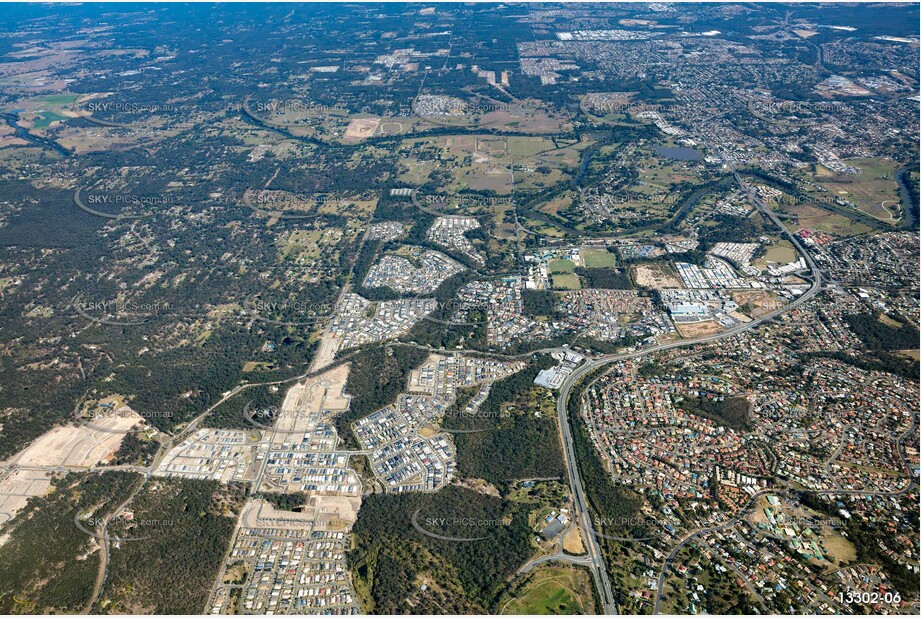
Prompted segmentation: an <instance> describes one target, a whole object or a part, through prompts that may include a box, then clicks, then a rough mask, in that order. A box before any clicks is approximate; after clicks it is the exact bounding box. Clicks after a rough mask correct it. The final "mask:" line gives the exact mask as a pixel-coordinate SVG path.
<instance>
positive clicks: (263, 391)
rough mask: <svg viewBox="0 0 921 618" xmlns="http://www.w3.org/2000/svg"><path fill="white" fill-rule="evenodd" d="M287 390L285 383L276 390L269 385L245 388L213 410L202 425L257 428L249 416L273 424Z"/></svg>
mask: <svg viewBox="0 0 921 618" xmlns="http://www.w3.org/2000/svg"><path fill="white" fill-rule="evenodd" d="M286 392H287V388H286V387H285V386H284V385H282V386H280V387H277V388H276V389H275V390H274V391H273V390H272V389H271V387H269V386H254V387H252V388H247V389H244V390H242V391H240V392H239V393H237V394H236V395H235V396H233V397H231V398H230V399H228V400H227V401H225V402H224V403H222V404H221V405H219V406H218V407H216V408H215V409H214V410H212V411H211V413H210V414H208V416H206V417H205V418H204V419H203V421H202V425H203V426H205V427H214V428H216V429H256V426H255V425H253V423H251V422H250V421H249V418H252V419H253V420H254V421H256V422H257V423H260V424H262V425H272V424H273V423H274V422H275V416H276V415H277V413H278V412H279V411H280V410H281V404H282V402H283V401H284V398H285V393H286Z"/></svg>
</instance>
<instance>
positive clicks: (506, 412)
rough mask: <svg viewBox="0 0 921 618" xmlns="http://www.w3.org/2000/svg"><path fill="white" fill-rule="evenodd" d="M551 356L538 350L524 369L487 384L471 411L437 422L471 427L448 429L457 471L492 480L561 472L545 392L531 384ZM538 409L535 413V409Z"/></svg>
mask: <svg viewBox="0 0 921 618" xmlns="http://www.w3.org/2000/svg"><path fill="white" fill-rule="evenodd" d="M554 364H555V361H554V360H553V359H552V358H550V356H548V355H541V356H539V357H537V360H534V361H533V362H532V363H531V365H529V366H528V367H526V368H525V369H523V370H521V371H519V372H518V373H514V374H512V375H510V376H508V377H507V378H505V379H503V380H499V381H498V382H496V383H495V384H493V385H492V389H491V390H490V392H489V396H488V397H487V398H486V401H484V402H483V404H482V405H481V406H480V409H479V410H478V413H477V414H476V415H474V416H462V415H449V416H447V417H446V418H445V422H444V424H443V427H444V428H446V429H454V430H462V431H471V430H474V432H472V433H456V434H454V443H455V445H456V446H457V471H458V474H459V476H461V477H466V478H481V479H485V480H487V481H489V482H490V483H493V484H494V485H504V484H506V483H508V482H509V481H513V480H515V479H524V478H551V477H561V478H562V477H563V476H565V474H566V467H565V465H564V463H563V452H562V448H561V446H560V440H559V431H558V428H557V422H556V417H555V411H554V408H553V407H552V406H543V409H541V408H542V406H541V403H540V402H541V401H542V399H543V398H544V397H547V396H548V395H550V393H549V392H548V391H547V390H546V389H544V388H543V387H538V386H535V385H534V378H535V377H536V376H537V373H538V372H539V371H540V370H541V369H545V368H547V367H550V366H553V365H554ZM537 411H540V416H536V415H535V412H537Z"/></svg>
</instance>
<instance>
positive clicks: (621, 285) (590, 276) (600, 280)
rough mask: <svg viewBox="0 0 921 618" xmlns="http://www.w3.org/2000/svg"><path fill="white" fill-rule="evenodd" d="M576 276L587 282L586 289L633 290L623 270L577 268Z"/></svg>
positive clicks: (628, 277) (628, 276)
mask: <svg viewBox="0 0 921 618" xmlns="http://www.w3.org/2000/svg"><path fill="white" fill-rule="evenodd" d="M576 274H577V275H579V276H580V277H583V278H584V279H585V280H586V281H587V282H588V285H587V286H586V287H590V288H597V289H604V290H632V289H633V282H632V281H631V280H630V275H628V274H627V269H625V268H577V269H576Z"/></svg>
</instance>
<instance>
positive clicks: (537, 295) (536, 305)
mask: <svg viewBox="0 0 921 618" xmlns="http://www.w3.org/2000/svg"><path fill="white" fill-rule="evenodd" d="M521 304H522V310H523V311H524V314H525V315H529V316H532V317H541V316H546V317H551V318H552V317H554V316H555V315H556V296H555V295H554V294H553V292H551V291H550V290H522V291H521Z"/></svg>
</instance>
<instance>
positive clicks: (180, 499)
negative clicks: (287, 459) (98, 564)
mask: <svg viewBox="0 0 921 618" xmlns="http://www.w3.org/2000/svg"><path fill="white" fill-rule="evenodd" d="M243 500H244V488H243V486H241V485H238V484H231V485H222V484H221V483H218V482H216V481H192V480H187V479H159V478H154V479H151V480H150V481H148V483H147V485H146V486H145V487H144V488H143V490H142V491H141V492H140V493H139V494H138V495H137V496H136V497H135V498H134V499H133V500H132V501H131V503H130V504H129V505H128V509H129V510H131V511H132V512H133V513H134V517H133V519H132V520H131V521H127V520H118V521H117V522H113V523H112V524H110V526H109V528H108V532H109V535H110V536H119V537H125V538H133V539H138V540H132V541H126V542H122V543H121V544H120V547H119V548H118V549H116V550H113V551H112V552H111V557H110V560H109V573H108V577H107V579H106V587H105V590H104V593H103V595H102V597H101V598H100V599H99V601H98V602H97V603H96V604H95V605H94V606H93V613H110V614H124V613H132V612H138V611H141V610H143V611H144V612H145V613H154V614H199V613H201V612H202V610H203V608H204V606H205V603H206V602H207V600H208V594H209V593H210V590H211V585H212V584H213V583H214V578H215V576H216V575H217V570H218V569H219V568H220V566H221V561H222V560H223V558H224V553H225V552H226V550H227V546H228V544H229V543H230V540H231V535H232V534H233V530H234V526H235V525H236V518H237V515H238V514H239V512H240V508H241V506H242V504H243Z"/></svg>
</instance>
